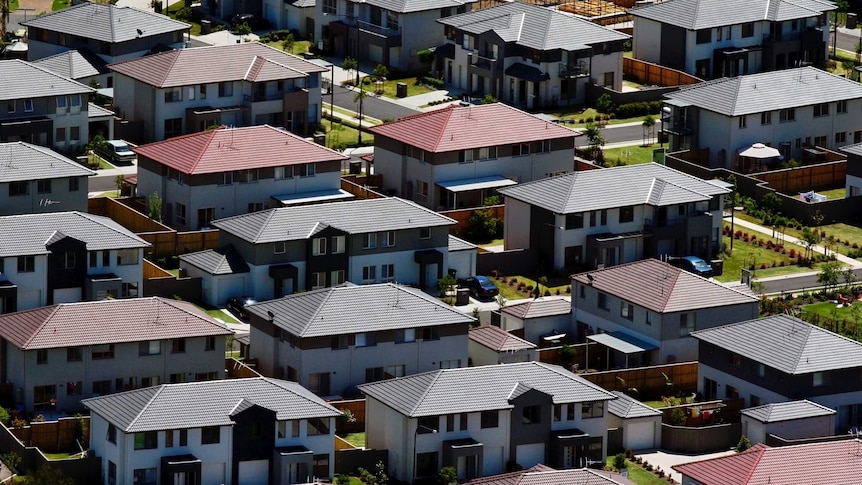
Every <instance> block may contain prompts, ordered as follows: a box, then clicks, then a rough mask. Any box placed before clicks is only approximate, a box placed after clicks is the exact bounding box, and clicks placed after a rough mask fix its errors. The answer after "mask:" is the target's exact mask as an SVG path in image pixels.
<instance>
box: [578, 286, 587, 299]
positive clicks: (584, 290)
mask: <svg viewBox="0 0 862 485" xmlns="http://www.w3.org/2000/svg"><path fill="white" fill-rule="evenodd" d="M578 297H579V298H580V299H581V300H583V299H585V298H586V297H587V287H586V286H584V285H578Z"/></svg>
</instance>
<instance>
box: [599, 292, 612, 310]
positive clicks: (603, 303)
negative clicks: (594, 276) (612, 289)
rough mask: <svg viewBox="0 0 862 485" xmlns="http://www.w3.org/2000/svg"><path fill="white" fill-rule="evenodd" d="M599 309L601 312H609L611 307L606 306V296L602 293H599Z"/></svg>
mask: <svg viewBox="0 0 862 485" xmlns="http://www.w3.org/2000/svg"><path fill="white" fill-rule="evenodd" d="M599 308H601V309H602V310H610V309H611V307H610V305H609V304H608V295H607V294H605V293H602V292H599Z"/></svg>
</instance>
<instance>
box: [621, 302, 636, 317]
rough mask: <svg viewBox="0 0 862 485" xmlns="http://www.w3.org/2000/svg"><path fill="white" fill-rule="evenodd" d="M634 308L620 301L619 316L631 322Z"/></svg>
mask: <svg viewBox="0 0 862 485" xmlns="http://www.w3.org/2000/svg"><path fill="white" fill-rule="evenodd" d="M634 313H635V307H634V305H632V304H631V303H629V302H626V301H621V302H620V316H621V317H623V318H625V319H626V320H632V319H633V318H634Z"/></svg>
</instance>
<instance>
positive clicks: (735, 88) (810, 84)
mask: <svg viewBox="0 0 862 485" xmlns="http://www.w3.org/2000/svg"><path fill="white" fill-rule="evenodd" d="M673 1H674V2H677V1H679V0H673ZM667 3H671V2H667ZM788 93H793V95H792V96H788ZM665 97H667V98H669V99H675V100H681V101H685V102H687V103H690V104H692V105H694V106H697V107H699V108H701V109H705V110H708V111H714V112H716V113H720V114H723V115H725V116H740V115H746V114H753V113H762V112H764V111H776V110H781V109H787V108H800V107H803V106H811V105H815V104H818V103H830V102H832V103H834V102H836V101H841V100H849V99H858V98H862V84H860V83H857V82H855V81H851V80H849V79H845V78H843V77H841V76H836V75H834V74H830V73H828V72H826V71H822V70H820V69H817V68H816V67H811V66H808V67H798V68H795V69H783V70H780V71H769V72H760V73H757V74H748V75H745V76H738V77H733V78H721V79H716V80H713V81H707V82H703V83H700V84H693V85H691V86H688V87H684V88H682V89H680V90H679V91H676V92H674V93H670V94H667V95H665ZM798 117H799V114H797V119H799V118H798Z"/></svg>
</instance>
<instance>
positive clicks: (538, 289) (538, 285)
mask: <svg viewBox="0 0 862 485" xmlns="http://www.w3.org/2000/svg"><path fill="white" fill-rule="evenodd" d="M543 286H544V287H545V291H548V277H547V276H539V279H538V280H536V296H537V297H539V296H542V295H543V294H544V292H543V291H542V287H543Z"/></svg>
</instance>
